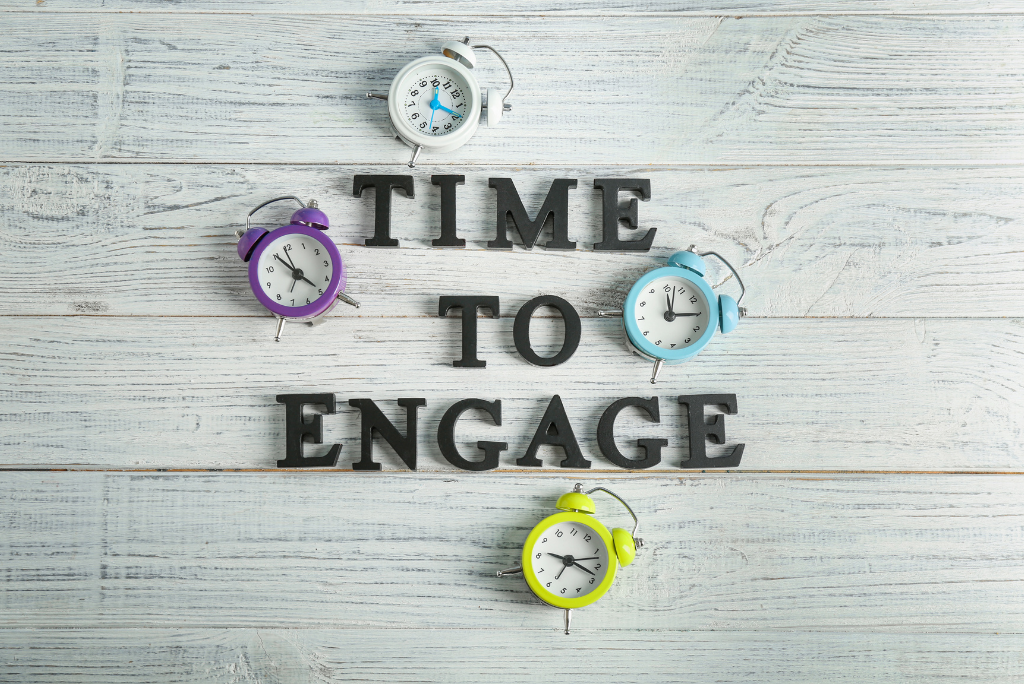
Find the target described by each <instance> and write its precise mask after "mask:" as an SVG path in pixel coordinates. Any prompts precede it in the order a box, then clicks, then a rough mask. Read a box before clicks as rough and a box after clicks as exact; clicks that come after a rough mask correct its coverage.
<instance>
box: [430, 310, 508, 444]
mask: <svg viewBox="0 0 1024 684" xmlns="http://www.w3.org/2000/svg"><path fill="white" fill-rule="evenodd" d="M455 308H460V309H462V358H461V359H458V360H457V361H452V365H453V366H455V367H456V368H486V367H487V362H486V361H483V360H481V359H478V358H476V311H477V309H480V308H484V309H490V310H491V318H501V313H499V311H498V298H497V297H477V296H473V295H460V296H457V297H438V299H437V315H438V316H439V317H440V318H444V317H445V316H447V315H448V310H449V309H455ZM499 425H500V423H499Z"/></svg>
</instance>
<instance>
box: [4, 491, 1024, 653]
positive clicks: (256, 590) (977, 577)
mask: <svg viewBox="0 0 1024 684" xmlns="http://www.w3.org/2000/svg"><path fill="white" fill-rule="evenodd" d="M576 479H578V478H576ZM574 481H575V479H574V478H568V477H558V478H541V477H529V476H512V475H487V474H468V475H460V476H458V477H452V476H451V475H441V474H434V475H430V474H426V473H420V474H398V473H393V474H388V475H381V476H373V475H370V476H357V475H334V476H332V475H329V474H293V475H290V474H282V473H273V474H210V475H197V474H189V475H157V474H149V475H138V474H136V475H128V474H116V473H9V474H7V475H6V476H5V477H4V479H3V482H2V483H0V489H2V491H3V497H2V499H0V501H2V504H0V516H2V519H3V522H4V529H5V534H4V537H3V540H2V541H0V558H2V567H3V568H4V580H5V581H4V582H3V584H2V585H0V608H2V610H0V624H2V625H3V626H4V627H5V628H12V627H15V628H28V627H64V628H95V627H115V628H130V627H187V628H226V627H255V628H259V629H264V628H278V629H283V628H288V629H292V628H318V629H319V628H341V627H345V628H351V629H359V630H364V629H371V628H386V629H389V630H390V629H402V628H411V627H417V628H429V629H434V630H440V631H439V632H438V635H439V637H440V638H442V639H443V638H445V637H444V635H445V633H446V632H447V630H449V629H461V628H464V629H474V630H476V629H480V630H489V631H490V632H491V633H492V634H494V635H495V637H497V638H501V637H500V636H498V635H499V634H500V635H504V634H505V633H506V631H507V630H523V629H529V630H542V631H544V632H546V633H547V635H548V636H547V637H546V638H554V637H555V636H561V635H557V633H556V631H555V630H556V629H557V628H558V626H559V625H560V622H561V614H560V612H559V611H558V610H556V609H553V608H551V607H548V606H546V605H544V604H541V603H540V602H539V601H537V600H536V599H535V598H533V596H532V594H531V593H530V592H529V590H528V589H527V588H526V583H525V582H524V581H523V580H522V579H521V578H519V577H505V578H497V577H495V575H494V573H495V572H496V571H497V570H499V569H501V568H505V567H510V566H511V565H513V564H514V563H515V561H516V559H517V557H518V554H519V549H520V547H521V545H522V543H523V540H524V539H525V537H526V534H527V533H528V531H529V530H530V528H532V527H533V525H535V524H536V523H537V522H539V521H540V520H541V519H542V518H543V517H544V516H546V515H549V514H550V513H553V512H554V508H553V504H554V501H555V499H556V498H557V497H558V495H559V494H560V493H563V492H564V491H566V489H567V488H568V487H571V483H572V482H574ZM580 481H581V482H584V483H585V486H587V487H590V486H596V485H602V486H607V487H609V488H611V489H613V490H614V491H616V493H617V494H619V495H620V496H622V497H623V498H624V499H625V500H626V501H628V502H629V503H630V504H631V505H632V506H633V507H634V509H635V510H636V513H637V516H638V517H639V519H640V523H641V527H640V533H641V536H642V537H643V538H644V539H645V542H646V545H645V547H644V549H643V550H642V553H641V555H640V556H639V557H638V559H637V561H636V562H635V563H634V564H633V565H631V566H629V567H627V568H625V569H623V570H622V572H621V574H620V575H619V576H618V577H617V578H616V580H615V585H614V586H613V587H612V589H611V590H610V591H609V593H608V595H607V596H605V597H604V598H602V599H601V600H600V601H598V602H597V603H595V604H593V605H591V606H587V607H586V608H584V609H580V610H579V611H577V612H576V614H575V619H574V622H575V624H576V627H577V629H578V630H580V632H581V633H583V634H591V635H595V638H596V635H597V634H600V633H601V632H609V631H621V632H626V633H629V632H633V636H632V637H630V636H626V637H625V638H627V639H635V638H637V637H639V636H641V635H642V634H650V632H647V631H646V630H686V631H693V630H696V631H714V632H716V633H717V632H722V631H725V632H729V631H737V630H741V631H752V632H765V631H768V630H771V631H774V632H779V631H794V632H837V633H846V632H852V633H861V634H863V633H874V634H882V633H893V634H916V633H922V632H924V633H951V634H961V635H963V634H970V633H986V634H997V633H998V634H1017V635H1018V638H1019V634H1020V632H1021V631H1022V629H1024V600H1022V597H1024V592H1022V584H1024V580H1022V579H1021V575H1020V566H1021V562H1022V561H1024V527H1022V526H1021V525H1020V524H1019V521H1020V520H1021V518H1022V515H1024V504H1022V503H1021V500H1020V485H1021V482H1020V476H1006V475H1003V476H998V475H988V476H976V475H975V476H965V475H886V476H846V477H827V478H826V477H821V476H813V477H797V476H773V475H745V476H738V475H729V474H726V475H705V476H699V475H698V476H685V477H680V478H657V477H653V478H652V477H635V476H634V477H609V476H601V475H584V478H583V479H581V480H580ZM596 501H597V505H598V518H599V519H602V520H603V521H604V522H605V523H606V524H609V525H626V524H627V523H629V522H630V519H629V517H628V516H627V515H626V514H625V512H624V511H623V510H622V509H621V508H620V507H618V504H616V503H615V502H614V501H612V500H611V499H610V498H608V497H603V496H598V498H597V500H596ZM636 630H642V631H640V632H637V631H636ZM665 638H667V639H668V640H669V641H671V639H672V637H671V636H666V637H665ZM661 639H662V635H657V634H651V636H650V640H651V641H652V642H653V643H659V642H660V641H661ZM524 641H525V642H529V641H531V639H530V638H529V636H528V635H526V636H525V637H524V638H523V639H522V640H521V641H520V643H522V642H524ZM1018 643H1019V641H1018ZM448 655H449V657H451V653H450V652H449V654H448Z"/></svg>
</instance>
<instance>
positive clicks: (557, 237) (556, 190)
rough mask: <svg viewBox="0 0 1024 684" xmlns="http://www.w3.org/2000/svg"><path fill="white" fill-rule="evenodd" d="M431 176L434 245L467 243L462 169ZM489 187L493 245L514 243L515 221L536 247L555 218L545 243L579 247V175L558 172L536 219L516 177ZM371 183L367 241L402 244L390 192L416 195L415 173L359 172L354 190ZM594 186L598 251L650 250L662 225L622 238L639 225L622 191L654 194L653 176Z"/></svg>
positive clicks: (525, 240)
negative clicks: (436, 230)
mask: <svg viewBox="0 0 1024 684" xmlns="http://www.w3.org/2000/svg"><path fill="white" fill-rule="evenodd" d="M430 182H431V184H432V185H436V186H438V187H440V188H441V237H439V238H437V239H435V240H432V241H431V243H430V244H431V245H433V246H434V247H465V246H466V241H465V240H464V239H463V238H460V237H459V236H458V233H457V226H456V222H455V215H456V203H455V188H456V187H457V186H459V185H464V184H465V183H466V177H465V176H462V175H444V176H431V177H430ZM487 185H488V187H491V188H494V189H495V190H496V191H497V195H498V201H497V229H496V230H497V234H496V236H495V238H494V239H493V240H491V241H489V242H488V243H487V247H488V248H490V249H512V241H511V240H509V239H508V224H509V222H511V223H512V224H513V225H514V226H515V228H516V232H517V233H519V239H520V240H521V241H522V243H523V247H525V248H527V249H532V248H533V246H534V245H536V244H537V240H538V239H539V238H540V234H541V230H542V229H543V228H544V224H545V223H547V222H548V219H550V220H551V225H552V231H553V235H552V237H551V240H549V241H548V242H547V243H545V245H544V248H545V249H576V243H575V242H570V241H569V190H570V189H571V188H575V187H576V179H575V178H556V179H555V180H554V181H553V182H552V183H551V188H550V189H549V190H548V194H547V197H546V198H545V199H544V204H542V205H541V208H540V211H538V212H537V216H536V218H534V219H532V220H531V219H530V216H529V214H527V213H526V207H524V206H523V200H522V198H520V197H519V192H518V191H517V190H516V186H515V183H513V182H512V179H511V178H488V179H487ZM366 188H374V189H375V197H374V214H373V237H372V238H370V239H368V240H366V245H367V246H368V247H398V240H396V239H394V238H393V237H391V194H392V192H393V191H394V190H402V191H403V192H404V193H405V196H406V197H409V198H411V197H413V196H414V195H415V190H414V186H413V180H412V176H385V175H374V176H355V179H354V181H353V183H352V194H354V195H355V196H356V197H361V196H362V194H363V190H365V189H366ZM594 188H596V189H598V190H600V191H601V197H602V203H601V207H602V222H601V224H602V231H603V232H602V240H601V242H598V243H596V244H595V245H594V250H595V251H639V252H646V251H650V249H651V243H653V242H654V235H655V234H656V233H657V232H658V229H657V228H651V229H650V230H648V231H647V232H646V233H644V235H643V237H641V238H639V239H638V240H621V239H619V224H620V223H622V224H625V226H626V227H627V228H630V229H633V230H635V229H636V228H638V227H639V226H638V220H639V219H638V216H637V214H638V211H637V200H636V198H635V197H633V198H631V199H630V200H629V203H628V204H627V205H626V206H624V207H623V206H620V205H619V193H620V192H623V191H630V192H635V193H638V194H639V195H640V199H642V200H643V201H645V202H646V201H648V200H650V199H651V181H650V179H647V178H596V179H594Z"/></svg>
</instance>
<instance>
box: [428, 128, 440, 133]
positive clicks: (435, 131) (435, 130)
mask: <svg viewBox="0 0 1024 684" xmlns="http://www.w3.org/2000/svg"><path fill="white" fill-rule="evenodd" d="M440 128H441V127H440V126H434V127H433V128H431V129H430V132H431V133H437V131H438V129H440Z"/></svg>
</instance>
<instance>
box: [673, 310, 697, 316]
mask: <svg viewBox="0 0 1024 684" xmlns="http://www.w3.org/2000/svg"><path fill="white" fill-rule="evenodd" d="M702 313H704V312H703V311H698V312H697V313H676V312H675V311H673V312H672V315H673V316H700V315H701V314H702Z"/></svg>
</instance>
